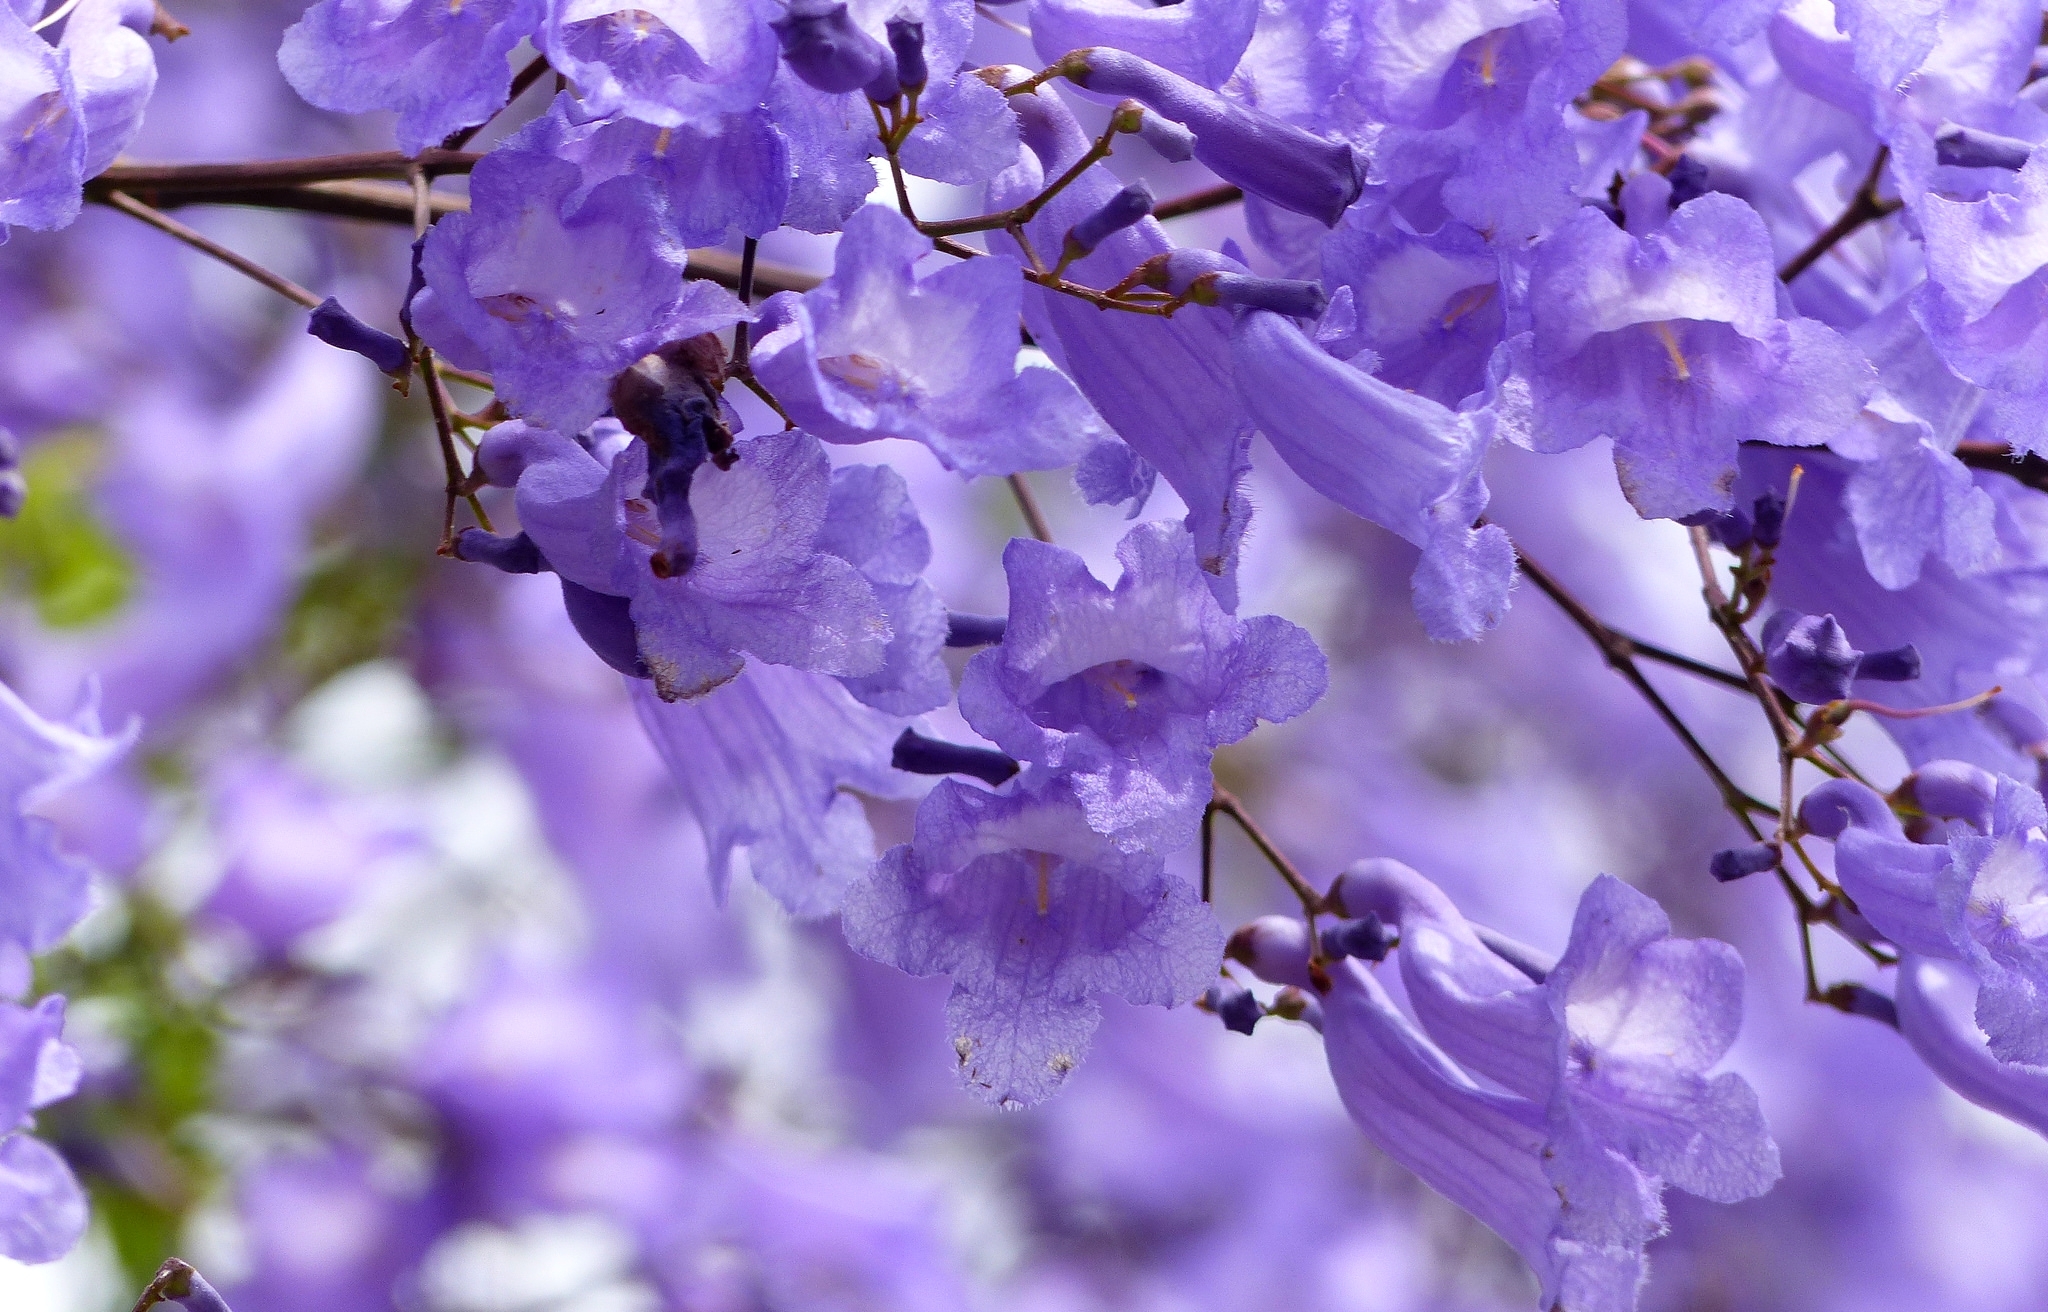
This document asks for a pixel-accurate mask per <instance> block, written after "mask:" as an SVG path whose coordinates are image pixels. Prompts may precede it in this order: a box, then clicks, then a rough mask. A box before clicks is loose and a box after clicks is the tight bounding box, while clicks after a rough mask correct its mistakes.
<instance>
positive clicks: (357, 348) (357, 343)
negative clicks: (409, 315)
mask: <svg viewBox="0 0 2048 1312" xmlns="http://www.w3.org/2000/svg"><path fill="white" fill-rule="evenodd" d="M306 331H307V332H309V333H311V334H313V336H315V337H317V338H319V339H320V340H321V341H323V342H325V343H327V344H328V345H329V346H335V347H339V348H341V349H342V350H344V351H354V352H355V353H356V354H357V355H360V356H362V357H363V358H364V359H366V360H368V361H369V362H370V363H371V364H374V365H376V366H377V367H378V368H379V369H382V370H383V371H384V372H385V373H387V374H390V375H391V376H392V377H394V378H398V377H402V376H403V375H404V374H405V373H406V371H408V370H409V369H411V368H412V356H411V354H410V353H408V352H407V351H406V349H405V343H404V342H401V341H399V340H398V339H397V338H396V337H393V336H392V335H391V334H390V333H387V332H384V331H383V330H381V329H377V328H372V327H371V326H370V325H368V324H366V323H364V322H363V321H362V320H361V319H358V318H356V317H355V316H354V315H352V314H350V313H349V312H348V311H347V310H345V309H343V308H342V305H341V302H340V301H337V300H335V299H334V298H333V297H332V296H330V297H328V298H327V299H326V300H324V301H322V302H320V304H318V305H316V306H314V307H313V317H312V319H311V320H310V321H308V322H307V324H306Z"/></svg>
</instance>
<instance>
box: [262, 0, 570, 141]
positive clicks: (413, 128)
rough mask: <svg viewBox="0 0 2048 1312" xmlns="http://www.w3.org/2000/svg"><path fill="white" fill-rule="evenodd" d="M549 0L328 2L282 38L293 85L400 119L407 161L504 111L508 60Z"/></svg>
mask: <svg viewBox="0 0 2048 1312" xmlns="http://www.w3.org/2000/svg"><path fill="white" fill-rule="evenodd" d="M544 12H545V6H544V5H543V4H542V3H541V0H463V3H461V4H449V3H447V0H400V3H397V4H393V3H391V0H320V3H319V4H316V5H314V6H313V7H312V8H311V9H308V10H307V11H306V16H305V17H304V18H301V19H300V20H299V21H298V22H297V23H295V24H293V25H292V26H291V28H290V29H289V30H287V31H286V32H285V34H284V44H283V45H282V46H281V47H279V49H278V52H277V63H278V67H280V68H282V69H283V70H284V76H285V80H286V81H288V82H290V83H291V84H292V89H293V90H295V91H297V92H298V93H299V94H300V95H301V96H304V97H305V98H306V100H307V102H308V103H310V104H314V105H317V106H319V107H320V108H321V109H331V110H338V111H340V112H342V113H346V114H363V113H368V112H370V111H371V110H378V109H388V110H395V111H397V113H398V124H397V135H398V148H399V150H401V151H403V152H404V153H406V154H407V155H417V154H419V153H420V152H421V151H422V150H426V149H427V148H429V147H431V146H438V145H440V144H441V141H442V139H443V138H445V137H447V136H448V135H449V134H450V133H452V132H455V131H456V130H457V129H459V128H465V127H472V126H474V125H476V124H478V123H482V122H483V121H484V120H486V119H488V118H489V117H490V116H491V115H492V114H494V113H496V112H497V111H498V110H499V109H502V108H503V107H504V105H505V99H506V96H507V95H508V94H509V93H510V91H511V88H512V71H511V68H510V67H509V65H508V63H507V59H508V57H509V56H510V55H511V53H512V50H513V48H514V47H515V46H517V45H518V44H519V43H520V42H522V41H524V40H526V39H527V38H528V37H531V36H533V35H535V34H536V33H537V32H538V31H539V30H540V24H541V18H542V15H543V13H544Z"/></svg>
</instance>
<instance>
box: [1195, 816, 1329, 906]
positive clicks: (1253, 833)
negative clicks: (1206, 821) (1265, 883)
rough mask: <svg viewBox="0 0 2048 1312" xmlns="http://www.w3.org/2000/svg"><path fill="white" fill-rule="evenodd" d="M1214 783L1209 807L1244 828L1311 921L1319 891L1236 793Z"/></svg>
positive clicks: (1317, 903) (1320, 899) (1245, 834)
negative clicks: (1267, 832) (1284, 881)
mask: <svg viewBox="0 0 2048 1312" xmlns="http://www.w3.org/2000/svg"><path fill="white" fill-rule="evenodd" d="M1215 787H1216V792H1215V795H1214V796H1213V797H1212V798H1211V799H1210V801H1209V809H1210V810H1211V811H1218V812H1221V813H1222V814H1224V815H1227V816H1229V817H1230V818H1231V819H1232V820H1235V821H1237V827H1238V828H1239V829H1242V830H1243V831H1244V836H1245V837H1246V838H1249V839H1251V840H1252V846H1253V847H1256V848H1258V849H1259V855H1260V856H1263V857H1265V858H1266V861H1267V863H1268V864H1270V865H1271V866H1272V867H1273V869H1274V870H1276V871H1278V872H1279V874H1280V878H1282V879H1284V880H1286V881H1287V887H1289V888H1290V889H1292V890H1294V896H1295V897H1297V898H1299V899H1300V900H1301V909H1302V911H1303V912H1305V913H1306V914H1307V916H1308V919H1309V923H1310V924H1311V925H1313V924H1314V923H1315V918H1316V916H1317V915H1319V914H1320V913H1321V912H1322V910H1323V895H1322V894H1320V893H1318V892H1316V890H1315V888H1314V887H1313V886H1312V885H1311V884H1310V883H1309V882H1308V880H1306V879H1304V878H1302V875H1301V871H1299V870H1297V869H1295V866H1294V863H1293V862H1292V861H1289V860H1288V859H1287V857H1286V854H1285V853H1283V852H1281V850H1280V848H1279V845H1278V844H1276V843H1275V842H1274V841H1273V840H1272V839H1271V838H1269V837H1268V836H1267V835H1266V831H1265V830H1263V829H1261V828H1259V823H1258V821H1256V820H1254V819H1252V817H1251V813H1250V812H1248V811H1246V810H1245V809H1244V803H1243V802H1241V801H1239V800H1238V797H1237V794H1235V793H1233V792H1231V791H1230V790H1229V789H1228V788H1225V787H1224V786H1223V785H1222V784H1217V785H1216V786H1215Z"/></svg>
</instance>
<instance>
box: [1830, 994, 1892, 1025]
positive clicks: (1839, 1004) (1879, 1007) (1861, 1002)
mask: <svg viewBox="0 0 2048 1312" xmlns="http://www.w3.org/2000/svg"><path fill="white" fill-rule="evenodd" d="M1821 996H1822V997H1824V998H1826V999H1827V1003H1828V1005H1829V1006H1830V1007H1833V1008H1834V1009H1835V1010H1837V1011H1843V1012H1847V1013H1848V1014H1849V1015H1851V1016H1861V1017H1863V1018H1864V1019H1865V1020H1874V1021H1877V1022H1879V1023H1880V1024H1884V1025H1889V1026H1891V1027H1892V1028H1893V1029H1897V1028H1898V1027H1899V1008H1898V1004H1897V1003H1895V1002H1893V1001H1892V1000H1891V999H1890V998H1888V997H1886V996H1885V995H1884V994H1882V993H1879V992H1878V991H1877V990H1876V989H1873V988H1869V987H1867V986H1865V985H1862V984H1837V985H1835V986H1834V987H1833V988H1830V989H1829V990H1828V991H1827V992H1826V993H1824V994H1822V995H1821Z"/></svg>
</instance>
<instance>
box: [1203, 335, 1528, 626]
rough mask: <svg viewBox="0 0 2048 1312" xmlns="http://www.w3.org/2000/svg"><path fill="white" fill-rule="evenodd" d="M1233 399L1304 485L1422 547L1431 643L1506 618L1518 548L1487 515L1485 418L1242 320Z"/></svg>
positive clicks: (1489, 425) (1488, 431) (1419, 589)
mask: <svg viewBox="0 0 2048 1312" xmlns="http://www.w3.org/2000/svg"><path fill="white" fill-rule="evenodd" d="M1231 358H1232V361H1233V362H1234V363H1235V365H1236V370H1237V388H1238V395H1239V396H1240V397H1241V398H1242V399H1243V401H1244V405H1245V408H1246V410H1247V411H1248V412H1249V413H1250V414H1251V416H1252V419H1253V420H1254V421H1255V422H1256V423H1257V424H1258V426H1259V430H1260V431H1261V432H1263V433H1265V434H1266V437H1267V439H1268V440H1269V441H1271V442H1272V443H1273V449H1274V450H1276V451H1278V452H1279V453H1280V457H1281V459H1283V460H1285V461H1286V462H1287V463H1288V465H1289V466H1290V467H1291V468H1292V469H1293V470H1294V472H1295V473H1297V474H1299V475H1301V477H1302V479H1303V481H1305V482H1306V483H1307V484H1308V485H1309V486H1310V487H1312V488H1314V489H1315V490H1316V491H1318V492H1320V493H1322V494H1323V495H1324V496H1326V497H1328V498H1330V500H1332V501H1334V502H1336V503H1337V504H1338V505H1340V506H1342V507H1344V508H1345V509H1346V510H1349V511H1350V512H1351V513H1353V514H1354V515H1359V516H1362V517H1364V518H1366V519H1369V520H1371V521H1372V522H1374V523H1375V524H1378V525H1380V526H1381V527H1383V528H1387V529H1391V530H1392V531H1393V532H1395V533H1398V534H1400V535H1401V536H1402V537H1403V538H1406V539H1407V540H1408V541H1409V542H1411V543H1413V544H1415V545H1416V546H1417V547H1419V548H1421V550H1422V561H1421V563H1420V564H1418V565H1417V566H1416V569H1415V577H1414V592H1415V609H1416V613H1417V614H1418V615H1420V616H1421V617H1422V622H1423V627H1424V628H1426V629H1428V630H1429V635H1430V636H1431V637H1432V638H1435V639H1437V640H1438V641H1440V642H1452V641H1457V640H1459V639H1464V638H1472V637H1476V636H1478V635H1479V634H1481V633H1483V632H1485V631H1486V630H1488V629H1490V628H1492V627H1493V626H1494V625H1495V624H1496V623H1498V622H1499V621H1500V617H1501V616H1502V615H1503V614H1504V613H1506V610H1507V594H1508V589H1509V587H1510V586H1511V585H1512V584H1513V582H1514V574H1515V552H1514V547H1513V545H1512V544H1511V543H1510V542H1509V541H1508V538H1507V534H1506V532H1504V531H1503V530H1502V529H1500V528H1499V527H1498V526H1496V525H1491V524H1489V525H1486V526H1484V527H1482V528H1478V529H1474V528H1473V527H1472V522H1473V520H1475V519H1476V518H1478V516H1479V514H1480V512H1481V511H1483V510H1485V508H1486V501H1487V492H1486V482H1485V480H1484V479H1483V478H1482V477H1481V474H1480V462H1481V460H1482V459H1483V458H1484V457H1485V454H1486V448H1487V444H1488V442H1489V441H1490V439H1491V438H1492V435H1493V416H1492V412H1491V411H1488V410H1472V411H1461V410H1450V409H1446V408H1445V407H1444V406H1441V405H1439V404H1437V403H1436V402H1435V401H1432V400H1430V399H1429V398H1428V397H1424V396H1416V395H1414V394H1413V393H1410V392H1404V391H1402V390H1401V389H1400V388H1397V387H1395V386H1393V385H1392V384H1390V383H1386V382H1383V381H1381V380H1380V379H1378V378H1374V377H1373V376H1372V375H1370V374H1367V373H1365V372H1364V371H1362V370H1360V369H1358V368H1356V367H1355V366H1353V365H1350V364H1346V363H1344V362H1343V361H1340V360H1337V359H1335V358H1334V357H1332V356H1331V355H1329V354H1328V353H1327V352H1325V351H1324V350H1323V349H1322V348H1321V347H1319V346H1317V345H1316V344H1315V343H1314V342H1312V341H1310V340H1309V339H1308V337H1307V336H1306V335H1304V334H1303V333H1302V331H1301V329H1300V328H1299V327H1298V326H1296V325H1295V324H1294V323H1292V322H1291V321H1289V320H1288V319H1286V318H1284V317H1282V316H1280V315H1277V314H1273V313H1271V312H1270V311H1262V310H1250V311H1245V312H1243V313H1241V314H1239V316H1238V319H1237V326H1236V328H1235V330H1234V331H1233V332H1232V334H1231Z"/></svg>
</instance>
